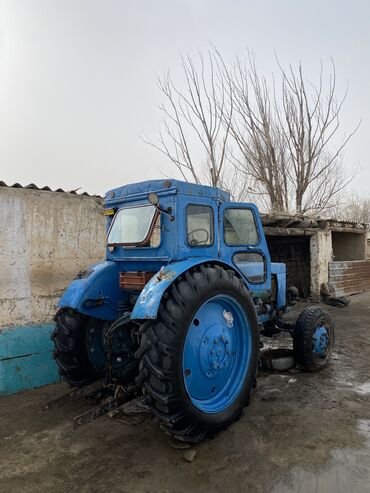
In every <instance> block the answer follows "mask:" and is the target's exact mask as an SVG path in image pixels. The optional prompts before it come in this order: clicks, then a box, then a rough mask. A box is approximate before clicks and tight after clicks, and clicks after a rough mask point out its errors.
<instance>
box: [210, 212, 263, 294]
mask: <svg viewBox="0 0 370 493" xmlns="http://www.w3.org/2000/svg"><path fill="white" fill-rule="evenodd" d="M218 256H219V259H220V260H223V261H226V262H228V263H230V264H232V265H234V266H235V268H236V269H237V270H238V271H239V272H240V274H241V275H242V276H243V278H244V279H245V281H246V284H247V286H248V288H249V289H250V290H251V291H262V290H265V289H271V259H270V254H269V251H268V247H267V243H266V238H265V234H264V232H263V227H262V221H261V217H260V215H259V212H258V209H257V207H256V206H255V205H254V204H249V203H242V204H241V203H237V202H225V203H223V204H221V205H220V207H219V252H218Z"/></svg>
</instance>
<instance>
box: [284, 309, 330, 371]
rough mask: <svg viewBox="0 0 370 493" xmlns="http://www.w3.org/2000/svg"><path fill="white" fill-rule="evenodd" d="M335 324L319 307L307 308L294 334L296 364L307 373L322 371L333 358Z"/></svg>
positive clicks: (300, 317) (297, 323)
mask: <svg viewBox="0 0 370 493" xmlns="http://www.w3.org/2000/svg"><path fill="white" fill-rule="evenodd" d="M334 339H335V335H334V324H333V321H332V319H331V317H330V315H329V314H328V313H327V312H325V311H323V310H322V309H321V307H319V306H310V307H307V308H305V309H304V310H303V311H302V312H301V313H300V315H299V317H298V319H297V322H296V325H295V328H294V332H293V350H294V357H295V360H296V363H297V364H298V365H300V366H301V367H302V368H303V369H305V370H307V371H316V370H321V369H322V368H324V366H326V365H327V364H328V362H329V360H330V358H331V355H332V352H333V347H334Z"/></svg>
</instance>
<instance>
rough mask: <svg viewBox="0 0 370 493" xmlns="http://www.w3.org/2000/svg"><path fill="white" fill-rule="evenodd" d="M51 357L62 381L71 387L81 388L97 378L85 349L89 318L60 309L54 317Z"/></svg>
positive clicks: (72, 311) (69, 310) (70, 310)
mask: <svg viewBox="0 0 370 493" xmlns="http://www.w3.org/2000/svg"><path fill="white" fill-rule="evenodd" d="M54 320H55V323H56V326H55V329H54V331H53V333H52V335H51V339H52V340H53V342H54V352H53V357H54V359H55V361H56V363H57V365H58V367H59V373H60V375H61V377H62V379H63V380H65V381H66V382H68V383H69V384H70V385H71V386H73V387H82V386H83V385H87V384H89V383H91V382H93V381H95V380H97V378H98V373H97V372H96V371H95V369H94V367H93V366H92V364H91V362H90V360H89V357H88V353H87V347H86V330H87V324H88V322H89V318H88V317H85V316H83V315H81V314H80V313H78V312H76V311H75V310H72V309H70V308H62V309H60V310H59V311H58V312H57V314H56V315H55V318H54Z"/></svg>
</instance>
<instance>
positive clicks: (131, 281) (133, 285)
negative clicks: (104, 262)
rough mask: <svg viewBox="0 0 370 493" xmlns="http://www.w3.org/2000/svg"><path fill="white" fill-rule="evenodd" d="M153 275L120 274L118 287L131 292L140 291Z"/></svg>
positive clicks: (141, 273)
mask: <svg viewBox="0 0 370 493" xmlns="http://www.w3.org/2000/svg"><path fill="white" fill-rule="evenodd" d="M154 274H155V272H120V273H119V287H120V288H121V289H129V290H132V291H141V290H142V289H144V286H146V284H147V283H148V282H149V281H150V279H151V278H152V277H153V276H154Z"/></svg>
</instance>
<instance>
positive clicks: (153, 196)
mask: <svg viewBox="0 0 370 493" xmlns="http://www.w3.org/2000/svg"><path fill="white" fill-rule="evenodd" d="M148 200H149V202H150V203H151V204H152V205H154V207H158V205H159V197H158V195H157V194H156V193H155V192H150V193H149V194H148Z"/></svg>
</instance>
